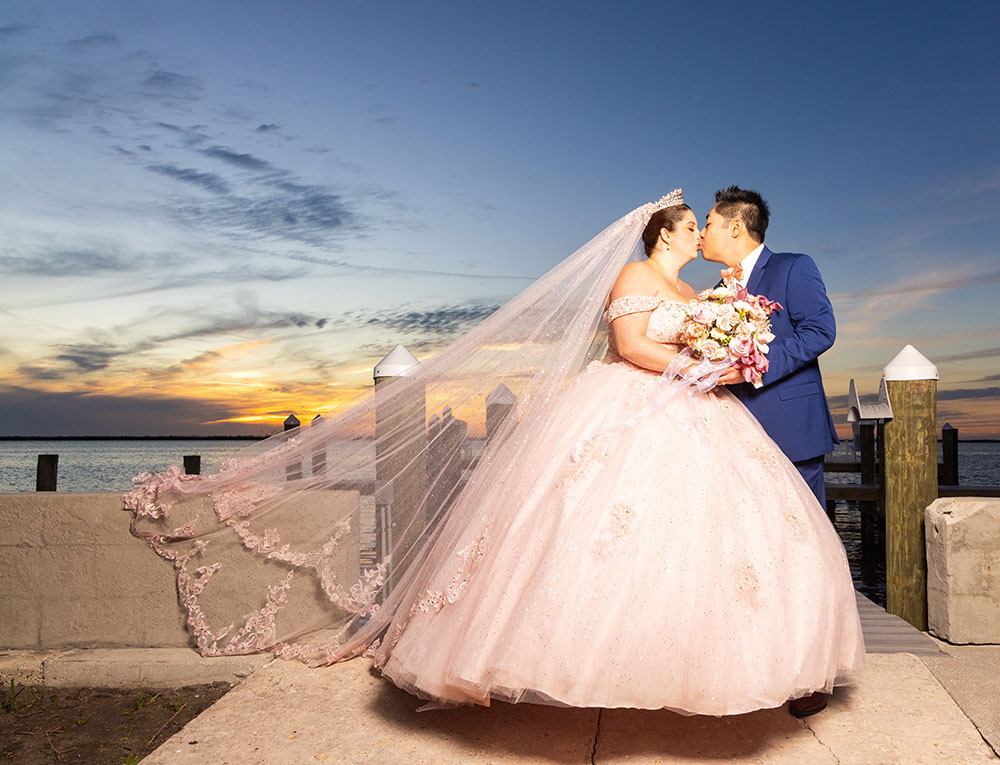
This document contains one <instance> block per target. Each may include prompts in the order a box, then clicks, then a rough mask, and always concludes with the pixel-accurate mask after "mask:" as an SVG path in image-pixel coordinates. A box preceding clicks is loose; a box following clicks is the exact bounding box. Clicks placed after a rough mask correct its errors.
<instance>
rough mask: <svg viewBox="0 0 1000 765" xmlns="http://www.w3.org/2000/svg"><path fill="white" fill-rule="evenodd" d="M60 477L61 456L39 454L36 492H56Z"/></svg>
mask: <svg viewBox="0 0 1000 765" xmlns="http://www.w3.org/2000/svg"><path fill="white" fill-rule="evenodd" d="M58 477H59V455H58V454H39V455H38V470H37V472H36V473H35V491H55V490H56V481H57V479H58Z"/></svg>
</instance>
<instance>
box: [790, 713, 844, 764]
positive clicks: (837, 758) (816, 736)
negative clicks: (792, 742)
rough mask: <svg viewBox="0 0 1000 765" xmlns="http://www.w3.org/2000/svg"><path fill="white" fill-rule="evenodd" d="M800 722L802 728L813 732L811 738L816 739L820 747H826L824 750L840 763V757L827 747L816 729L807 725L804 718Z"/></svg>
mask: <svg viewBox="0 0 1000 765" xmlns="http://www.w3.org/2000/svg"><path fill="white" fill-rule="evenodd" d="M800 722H801V723H802V727H803V728H805V729H806V730H807V731H809V732H810V733H812V734H813V738H814V739H816V743H818V744H819V745H820V746H821V747H823V748H824V749H826V751H828V752H829V753H830V756H831V757H833V761H834V762H835V763H837V765H840V758H839V757H838V756H837V755H836V754H834V753H833V750H832V749H831V748H830V747H829V745H827V744H826V743H825V742H824V741H823V739H821V738H820V737H819V735H817V733H816V731H814V730H813V729H812V728H810V727H809V723H807V722H806V721H805V720H801V721H800Z"/></svg>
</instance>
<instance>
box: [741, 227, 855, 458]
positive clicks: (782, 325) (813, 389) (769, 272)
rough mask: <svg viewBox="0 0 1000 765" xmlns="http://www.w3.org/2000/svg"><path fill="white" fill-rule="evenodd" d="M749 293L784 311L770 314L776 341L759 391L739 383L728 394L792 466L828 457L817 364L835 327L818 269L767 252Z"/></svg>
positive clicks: (829, 435)
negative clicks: (768, 301) (775, 302)
mask: <svg viewBox="0 0 1000 765" xmlns="http://www.w3.org/2000/svg"><path fill="white" fill-rule="evenodd" d="M747 291H748V292H750V294H752V295H764V296H765V297H766V298H768V299H770V300H777V301H778V302H779V303H781V305H782V306H784V309H783V310H781V311H775V312H774V313H772V314H771V331H772V332H773V333H774V335H775V339H774V341H773V342H772V343H771V348H770V351H769V352H768V354H767V358H768V362H769V364H770V366H769V368H768V370H767V372H766V373H765V374H764V377H763V382H764V385H763V387H761V388H756V389H755V388H754V387H753V386H752V385H750V384H749V383H743V384H741V385H733V386H730V390H731V391H732V392H733V393H734V394H735V395H736V396H737V398H739V399H740V401H742V402H743V404H744V406H746V408H747V409H749V410H750V412H751V413H752V414H753V416H754V417H756V418H757V420H758V421H759V422H760V424H761V425H762V426H763V427H764V430H766V431H767V434H768V435H769V436H770V437H771V438H772V439H773V440H774V442H775V443H777V444H778V446H779V447H780V448H781V450H782V451H783V452H784V453H785V455H786V456H787V457H788V458H789V459H790V460H792V461H793V462H796V461H798V460H806V459H812V458H815V457H819V456H820V455H822V454H826V453H827V452H828V451H830V450H832V449H833V447H834V445H835V444H837V443H838V439H837V433H836V431H835V430H834V427H833V417H832V416H831V415H830V408H829V406H828V405H827V403H826V393H825V391H824V390H823V378H822V376H821V375H820V371H819V362H818V359H819V356H820V354H821V353H823V351H825V350H826V349H827V348H829V347H830V346H832V345H833V341H834V339H835V338H836V336H837V325H836V322H835V321H834V318H833V306H831V305H830V300H829V298H827V296H826V286H825V285H824V284H823V278H822V277H821V276H820V275H819V269H818V268H817V267H816V263H815V262H814V261H813V259H812V258H811V257H809V256H808V255H800V254H797V253H792V252H771V251H770V250H769V249H767V247H765V248H764V249H763V250H762V251H761V253H760V258H759V259H758V260H757V264H756V265H755V266H754V269H753V271H752V272H751V274H750V278H749V279H748V280H747Z"/></svg>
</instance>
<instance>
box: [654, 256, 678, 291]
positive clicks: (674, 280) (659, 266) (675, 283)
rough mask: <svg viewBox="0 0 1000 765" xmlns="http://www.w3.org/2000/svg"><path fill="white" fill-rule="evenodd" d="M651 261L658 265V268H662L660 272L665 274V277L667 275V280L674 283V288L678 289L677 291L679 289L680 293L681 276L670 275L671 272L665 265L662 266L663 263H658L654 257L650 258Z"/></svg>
mask: <svg viewBox="0 0 1000 765" xmlns="http://www.w3.org/2000/svg"><path fill="white" fill-rule="evenodd" d="M650 261H651V262H652V263H653V265H655V266H656V267H657V268H658V269H660V273H662V274H663V275H664V276H665V277H667V281H668V282H670V283H671V284H672V285H673V286H674V289H675V290H676V291H677V292H678V293H680V291H681V280H680V276H674V277H671V276H670V272H669V271H667V269H665V268H664V267H663V266H661V265H660V264H659V263H657V262H656V261H655V260H653V259H652V258H650Z"/></svg>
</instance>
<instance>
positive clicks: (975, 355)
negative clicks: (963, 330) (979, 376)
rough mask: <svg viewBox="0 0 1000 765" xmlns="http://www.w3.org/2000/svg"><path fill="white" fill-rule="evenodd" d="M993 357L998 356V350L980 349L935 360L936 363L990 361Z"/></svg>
mask: <svg viewBox="0 0 1000 765" xmlns="http://www.w3.org/2000/svg"><path fill="white" fill-rule="evenodd" d="M994 356H1000V348H981V349H980V350H978V351H965V352H964V353H954V354H952V355H951V356H941V357H940V358H938V359H937V362H938V363H939V364H940V363H944V362H949V361H969V360H970V359H990V358H993V357H994Z"/></svg>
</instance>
